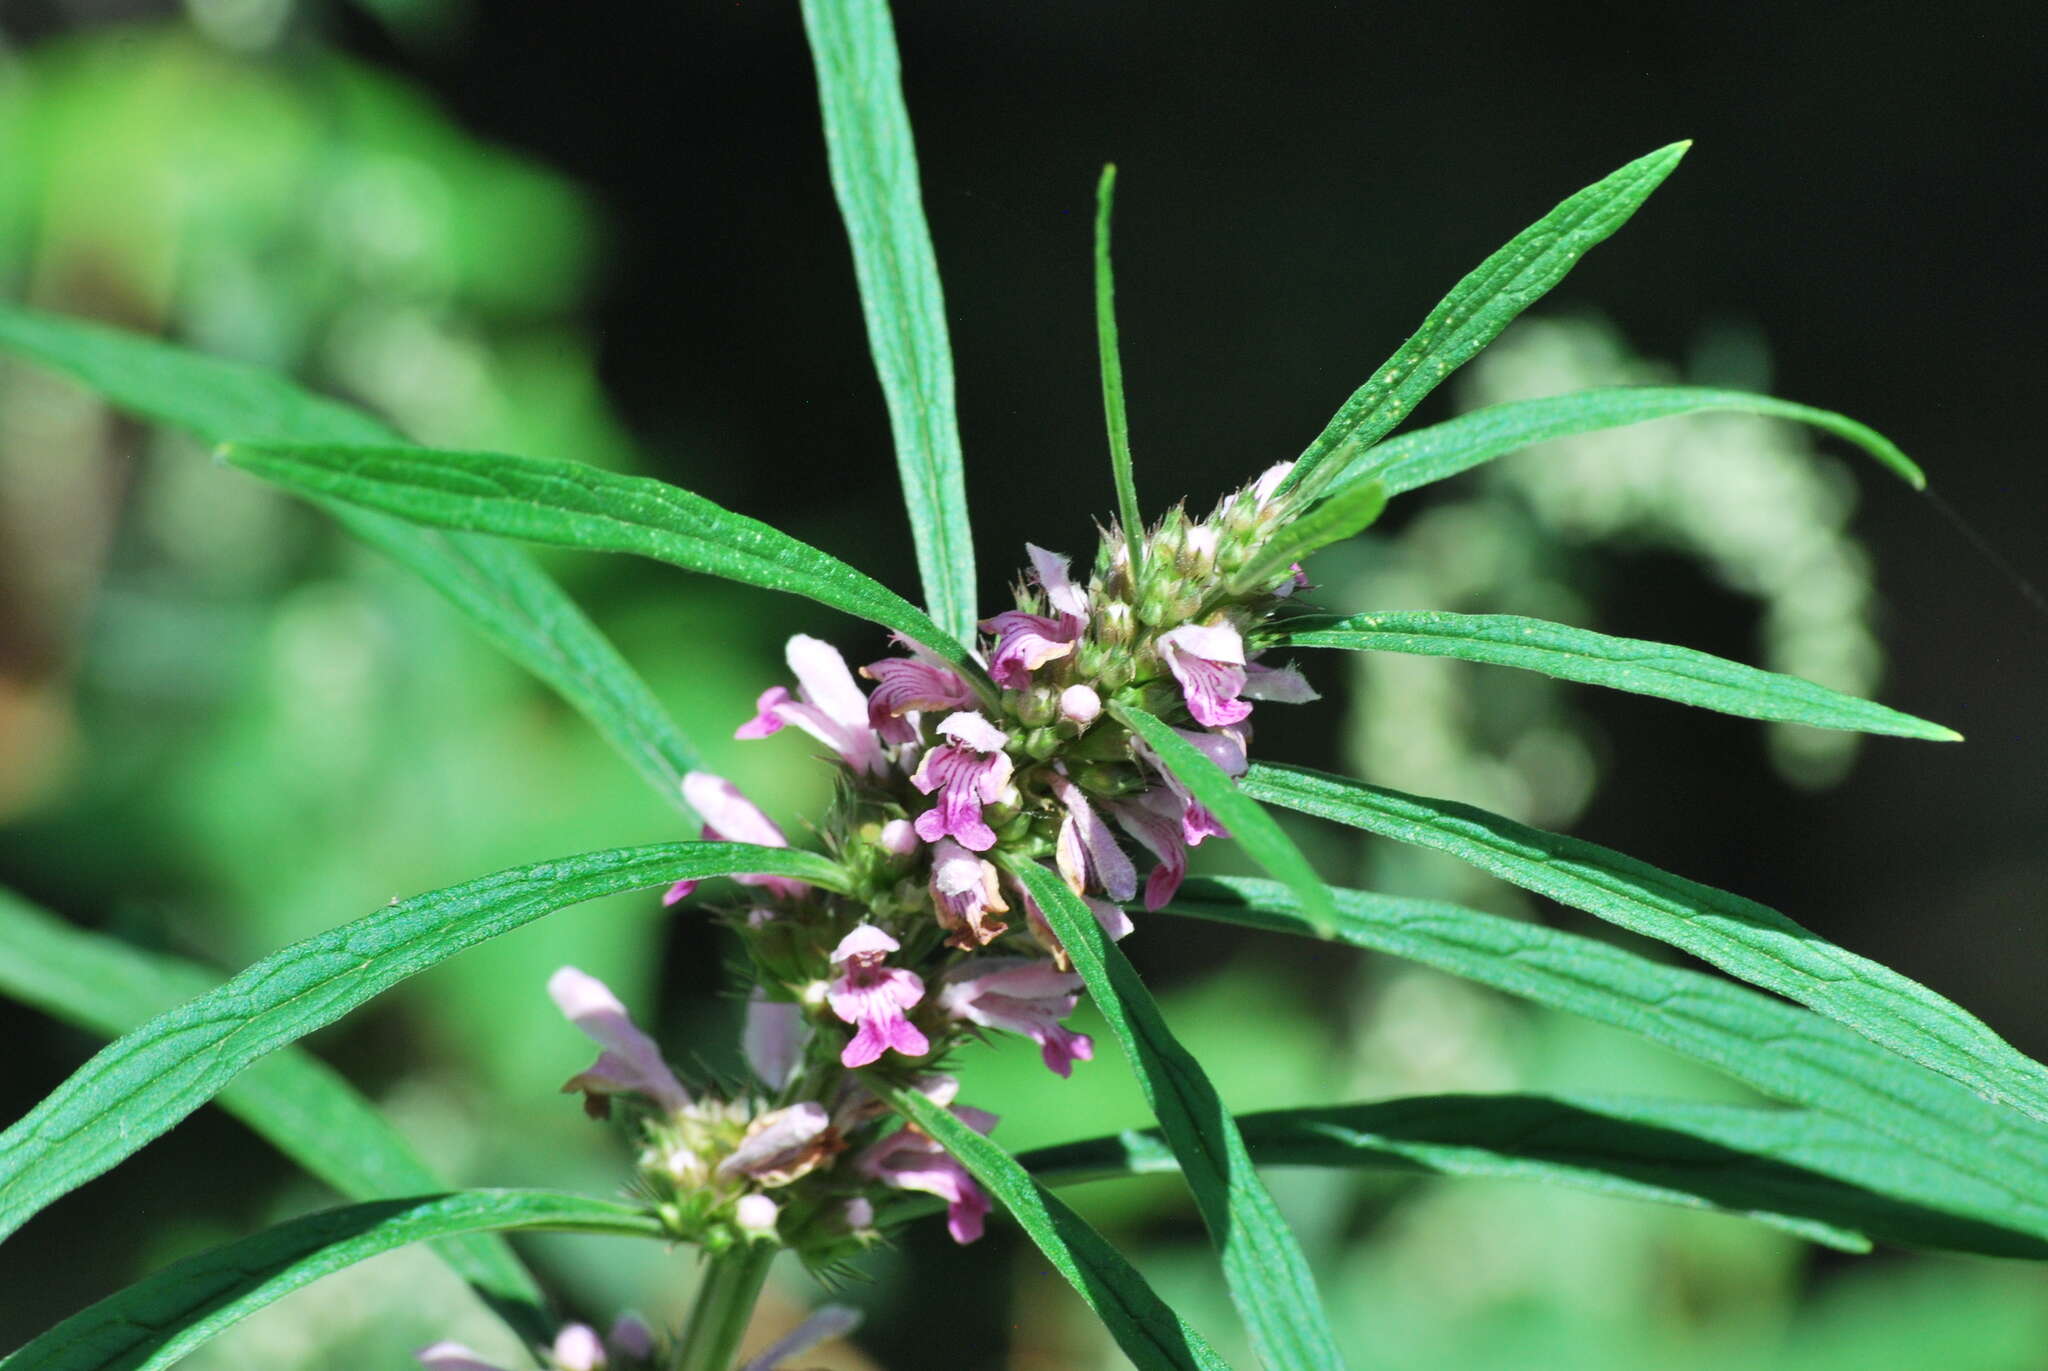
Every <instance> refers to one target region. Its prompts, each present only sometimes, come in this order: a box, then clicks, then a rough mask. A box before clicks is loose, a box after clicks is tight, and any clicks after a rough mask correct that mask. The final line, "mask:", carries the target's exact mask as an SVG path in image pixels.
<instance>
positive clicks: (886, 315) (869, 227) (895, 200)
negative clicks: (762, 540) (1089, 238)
mask: <svg viewBox="0 0 2048 1371" xmlns="http://www.w3.org/2000/svg"><path fill="white" fill-rule="evenodd" d="M803 11H804V28H805V30H806V32H808V33H809V35H810V39H811V57H812V59H813V62H814V64H815V65H816V67H817V71H818V103H819V105H820V106H821V107H822V109H823V112H824V116H825V153H826V160H827V161H828V162H829V163H830V165H831V168H832V189H833V191H834V192H836V194H837V195H838V198H839V213H840V217H841V218H843V219H845V221H846V236H847V237H848V238H849V239H850V240H852V243H853V270H854V275H855V277H856V278H858V279H859V281H860V300H861V312H862V313H863V314H864V315H865V316H866V317H867V325H868V350H869V351H870V352H872V353H873V354H874V357H875V371H876V374H877V375H879V376H880V377H881V379H882V394H883V396H884V397H885V398H886V399H887V400H888V402H889V427H890V429H891V430H892V431H893V432H894V434H895V438H896V470H897V474H898V475H899V476H901V477H902V481H903V499H904V503H905V504H906V505H907V506H908V507H909V510H910V532H911V537H912V539H913V541H914V542H915V544H916V546H917V569H918V573H919V575H920V576H921V577H922V579H923V581H924V599H925V605H926V607H927V608H928V609H930V611H931V615H932V617H933V618H934V619H936V620H938V622H939V624H940V626H941V627H943V628H944V629H945V630H946V632H948V633H950V634H952V635H953V636H954V637H955V638H961V639H971V638H972V637H973V636H974V622H975V619H976V618H977V617H978V616H977V615H976V614H975V611H974V530H973V527H972V526H971V525H970V524H969V523H968V520H967V486H966V479H965V477H964V476H963V475H962V472H961V461H960V424H959V419H958V418H957V416H956V415H955V413H954V408H953V346H952V343H951V342H950V341H949V340H948V339H947V337H946V301H945V298H944V296H943V294H942V293H941V292H940V290H939V264H938V262H937V260H936V259H935V258H934V256H933V254H932V235H931V229H930V228H929V227H927V226H926V224H925V220H924V201H923V198H922V197H921V195H920V194H919V190H918V184H917V145H916V143H915V141H914V140H913V139H912V138H911V135H910V114H909V111H907V110H906V109H905V108H904V105H903V81H902V74H901V70H900V68H899V64H898V62H897V59H896V31H895V28H894V27H893V26H892V25H891V23H890V22H889V6H888V4H887V0H804V6H803Z"/></svg>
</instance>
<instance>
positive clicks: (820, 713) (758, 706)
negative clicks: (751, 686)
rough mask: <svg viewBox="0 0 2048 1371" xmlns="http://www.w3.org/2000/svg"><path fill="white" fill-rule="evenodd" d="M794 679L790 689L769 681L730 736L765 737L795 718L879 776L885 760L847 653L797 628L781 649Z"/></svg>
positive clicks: (852, 763) (854, 764)
mask: <svg viewBox="0 0 2048 1371" xmlns="http://www.w3.org/2000/svg"><path fill="white" fill-rule="evenodd" d="M784 657H785V659H786V660H787V661H788V663H789V670H790V673H791V674H792V675H794V676H795V677H796V680H797V692H796V694H795V695H791V694H790V693H789V691H788V690H787V689H786V688H784V687H782V686H770V687H769V688H768V689H767V690H764V691H762V692H761V698H760V699H758V700H756V701H755V702H754V717H753V718H751V719H749V720H747V721H746V722H745V723H743V724H741V725H740V726H739V728H738V729H737V730H736V731H735V732H734V733H733V736H734V737H735V738H765V737H767V736H768V735H769V734H771V733H780V732H781V731H782V729H783V726H784V725H786V724H795V725H796V726H797V727H798V728H800V729H802V730H803V731H804V732H806V733H808V734H810V735H811V736H812V737H813V738H816V739H817V740H818V741H819V742H821V743H823V744H824V745H825V746H827V747H829V748H831V749H832V750H833V751H834V752H836V753H838V754H839V759H840V760H841V761H843V762H845V763H846V765H847V766H849V767H851V768H852V769H853V770H854V771H856V772H865V773H868V774H871V775H876V776H879V775H881V774H882V772H883V770H884V769H885V767H886V765H887V763H886V762H885V761H884V759H883V757H882V744H881V740H880V739H878V738H877V737H876V736H875V730H874V729H873V728H872V727H871V726H870V725H869V723H868V699H867V696H865V695H863V694H861V689H860V685H859V683H858V682H856V681H855V680H854V679H853V673H852V672H851V671H848V670H847V669H846V659H845V658H844V657H841V656H840V655H839V650H838V649H837V648H835V647H833V646H832V645H831V644H830V643H828V642H825V641H823V640H821V639H818V638H810V637H806V636H805V635H803V634H801V633H799V634H797V635H796V636H795V637H794V638H791V639H790V640H789V646H788V648H787V649H786V650H785V652H784Z"/></svg>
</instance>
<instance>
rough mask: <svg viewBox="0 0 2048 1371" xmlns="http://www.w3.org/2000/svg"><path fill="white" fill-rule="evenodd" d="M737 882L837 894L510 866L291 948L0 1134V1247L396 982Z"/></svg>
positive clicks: (754, 856)
mask: <svg viewBox="0 0 2048 1371" xmlns="http://www.w3.org/2000/svg"><path fill="white" fill-rule="evenodd" d="M738 873H748V874H754V873H759V874H766V875H776V876H791V877H794V878H796V879H797V880H801V881H810V882H813V883H815V884H819V885H825V886H830V887H832V888H834V889H838V888H840V887H841V886H842V885H843V883H844V875H843V873H842V872H841V871H840V869H839V867H837V866H836V865H835V864H833V863H832V862H829V861H827V860H826V859H825V858H823V857H820V856H817V855H816V854H814V853H809V852H799V851H795V850H792V849H789V848H769V847H752V846H749V845H747V844H744V843H658V844H654V845H652V846H648V847H633V848H618V849H614V850H611V851H606V852H590V853H584V854H582V855H580V856H575V857H564V858H561V859H559V860H556V861H550V862H539V863H536V864H534V865H532V866H522V867H513V868H510V869H508V870H505V871H500V872H497V873H495V874H493V875H489V876H484V877H481V878H479V879H477V880H473V881H468V882H465V883H464V884H462V885H457V886H450V887H448V888H447V889H445V890H437V891H434V892H432V893H430V894H426V895H416V896H414V897H413V898H412V899H410V900H404V901H401V902H400V903H398V904H394V905H390V906H388V907H386V908H383V909H380V910H378V911H377V912H376V913H374V914H371V915H368V916H366V917H364V918H361V919H358V920H356V921H355V922H354V923H349V924H343V925H342V926H341V927H339V928H334V929H330V930H328V931H327V932H325V933H321V934H318V935H316V936H314V937H311V938H307V939H304V940H302V941H300V942H296V943H293V944H292V945H291V946H290V947H287V948H285V949H284V950H283V951H281V952H277V953H274V954H272V955H271V956H269V957H266V958H265V959H264V960H262V961H260V962H258V963H256V964H255V965H254V966H252V967H250V968H248V969H247V970H246V971H243V972H242V973H241V974H239V975H237V976H235V977H234V978H233V979H231V980H229V981H228V982H226V983H225V984H224V985H222V986H220V987H219V988H218V989H216V990H212V991H208V992H207V993H206V994H204V995H201V996H199V997H198V998H197V999H194V1000H192V1001H190V1002H188V1003H186V1004H184V1005H181V1006H180V1007H178V1008H177V1009H174V1010H172V1011H170V1012H169V1013H166V1014H160V1015H158V1016H157V1017H155V1018H153V1019H151V1020H150V1021H149V1022H148V1023H146V1024H144V1025H142V1027H140V1028H138V1029H136V1030H135V1031H134V1032H132V1033H128V1034H125V1035H123V1036H122V1037H121V1038H119V1039H117V1040H116V1041H115V1042H113V1043H112V1044H110V1045H109V1046H108V1047H106V1048H105V1049H103V1050H102V1051H101V1052H100V1053H99V1054H98V1055H97V1056H95V1057H93V1059H92V1060H91V1061H89V1062H87V1063H86V1064H85V1065H84V1066H82V1067H80V1068H79V1069H78V1070H77V1071H75V1072H73V1073H72V1075H71V1078H70V1079H69V1080H67V1081H65V1082H64V1084H62V1085H60V1086H58V1087H57V1089H56V1090H55V1091H53V1092H52V1093H51V1094H50V1095H49V1096H48V1097H47V1098H45V1099H44V1100H43V1102H42V1103H40V1104H38V1105H37V1106H36V1107H35V1108H34V1109H33V1110H31V1111H30V1112H29V1113H28V1114H27V1115H25V1116H24V1117H23V1118H21V1119H20V1120H18V1121H17V1122H16V1123H15V1124H14V1125H13V1126H12V1127H10V1128H9V1129H8V1130H7V1131H6V1132H5V1133H0V1237H5V1236H6V1235H7V1234H9V1233H12V1232H13V1231H14V1230H15V1229H17V1228H19V1227H20V1226H21V1225H22V1224H23V1223H25V1222H26V1221H27V1220H28V1219H29V1218H30V1217H31V1216H32V1215H34V1214H35V1213H36V1212H37V1211H38V1210H40V1209H42V1208H43V1207H44V1206H45V1205H47V1204H49V1203H50V1202H51V1201H53V1200H55V1199H57V1198H58V1197H59V1196H61V1195H64V1194H66V1193H68V1192H69V1191H71V1190H74V1189H76V1188H77V1187H78V1186H80V1185H83V1184H84V1183H85V1182H87V1181H89V1180H91V1179H92V1178H93V1177H94V1176H97V1175H99V1174H100V1173H101V1172H103V1171H105V1170H107V1169H108V1168H109V1167H111V1166H113V1165H114V1164H115V1163H117V1162H119V1161H120V1160H121V1159H122V1158H124V1157H126V1156H128V1155H129V1154H130V1153H132V1152H134V1151H135V1150H136V1149H137V1148H139V1147H141V1146H142V1145H143V1144H144V1143H146V1142H149V1141H150V1140H151V1139H153V1138H156V1137H159V1136H161V1135H162V1134H163V1133H165V1132H166V1131H168V1130H169V1129H170V1128H171V1127H172V1125H174V1124H176V1123H177V1122H178V1121H179V1120H180V1119H182V1118H184V1117H185V1116H186V1115H187V1114H190V1113H191V1112H192V1111H193V1110H195V1109H197V1108H199V1106H201V1105H203V1104H205V1103H206V1102H207V1101H208V1100H210V1099H212V1098H213V1097H214V1096H215V1095H216V1094H218V1093H219V1092H220V1091H221V1090H222V1089H223V1088H224V1087H225V1086H226V1085H227V1084H228V1082H230V1081H232V1080H233V1079H234V1078H235V1077H236V1075H238V1074H239V1073H240V1072H241V1071H242V1069H243V1068H244V1067H246V1066H248V1065H249V1064H250V1063H252V1062H254V1061H255V1060H257V1059H258V1058H259V1057H262V1056H264V1055H265V1054H266V1053H269V1052H273V1051H275V1050H276V1049H278V1048H280V1047H283V1046H285V1045H287V1044H289V1043H291V1042H294V1041H296V1040H297V1039H299V1038H302V1037H304V1036H305V1035H306V1034H308V1033H311V1032H312V1031H313V1030H315V1029H317V1028H322V1027H325V1026H326V1025H327V1024H330V1023H333V1022H334V1021H335V1020H336V1019H339V1018H340V1017H341V1016H342V1015H344V1014H346V1013H348V1012H349V1011H350V1010H351V1009H354V1008H355V1007H356V1006H357V1005H360V1004H362V1003H363V1002H364V1001H366V1000H368V999H370V998H371V997H373V996H375V995H377V994H378V993H380V992H381V991H384V990H387V989H389V988H390V987H391V986H393V985H396V984H397V983H398V982H400V981H402V980H404V979H405V978H406V977H408V976H412V975H415V974H417V973H419V972H421V971H424V970H426V969H427V968H428V967H430V966H434V965H436V964H438V963H440V962H442V961H445V960H447V959H448V958H449V957H452V956H454V955H455V954H456V953H458V952H461V951H462V950H464V949H465V948H469V947H473V946H475V945H476V944H477V943H480V942H484V941H487V940H488V939H491V938H494V937H496V936H498V935H499V934H500V933H507V932H510V931H511V930H512V929H515V928H518V927H521V926H522V925H525V924H528V923H531V922H532V921H533V920H535V919H538V918H540V917H541V916H543V915H545V914H550V913H553V912H554V911H555V910H557V909H561V908H564V907H566V906H568V905H572V904H580V903H581V902H583V901H585V900H594V899H596V898H597V897H598V896H600V895H611V894H615V893H617V892H619V891H622V890H635V889H640V888H643V887H647V886H659V885H668V884H671V883H673V882H675V881H679V880H684V879H693V878H705V877H711V876H729V875H734V874H738Z"/></svg>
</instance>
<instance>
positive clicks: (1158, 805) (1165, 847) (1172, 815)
mask: <svg viewBox="0 0 2048 1371" xmlns="http://www.w3.org/2000/svg"><path fill="white" fill-rule="evenodd" d="M1186 809H1187V802H1186V801H1184V800H1183V799H1182V798H1181V797H1180V796H1178V795H1175V794H1174V793H1173V792H1172V791H1171V790H1167V789H1165V788H1163V787H1162V788H1158V789H1153V790H1148V791H1146V792H1145V793H1144V794H1142V795H1134V796H1132V797H1131V798H1129V799H1127V800H1117V801H1115V802H1114V803H1112V804H1111V805H1110V807H1109V810H1110V813H1112V814H1114V815H1115V816H1116V821H1117V822H1118V823H1119V824H1121V825H1123V830H1124V832H1126V833H1128V834H1130V835H1131V836H1132V837H1133V838H1136V839H1137V840H1138V841H1139V842H1140V843H1142V844H1144V845H1145V847H1146V849H1147V850H1149V851H1150V852H1151V853H1152V855H1153V856H1155V857H1157V858H1158V859H1159V865H1157V866H1155V867H1153V868H1152V874H1151V875H1149V876H1147V877H1146V878H1145V908H1146V909H1149V910H1157V909H1163V908H1164V907H1165V906H1166V903H1167V901H1169V900H1171V899H1172V898H1173V896H1174V892H1175V891H1177V890H1179V889H1180V883H1181V882H1182V881H1183V880H1185V879H1187V874H1188V853H1187V838H1186V836H1185V834H1184V833H1183V831H1182V816H1183V814H1184V813H1185V811H1186ZM1207 812H1208V811H1207V810H1204V811H1203V813H1205V814H1206V813H1207Z"/></svg>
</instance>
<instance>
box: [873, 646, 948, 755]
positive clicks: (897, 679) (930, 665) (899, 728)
mask: <svg viewBox="0 0 2048 1371" xmlns="http://www.w3.org/2000/svg"><path fill="white" fill-rule="evenodd" d="M860 674H861V675H863V676H865V677H867V678H868V679H869V680H871V681H873V682H875V690H874V693H873V694H872V695H870V696H868V723H869V725H870V726H871V727H872V728H873V729H874V730H875V732H877V733H879V734H880V735H881V736H882V740H883V741H884V742H889V743H907V742H911V741H913V740H915V739H916V737H917V730H916V728H914V727H912V725H911V723H910V721H909V720H908V719H905V718H904V717H903V716H904V715H906V714H909V713H910V712H912V711H913V710H939V709H964V708H966V707H967V706H968V705H971V704H973V703H974V687H972V686H970V685H968V684H967V682H966V681H964V680H962V679H960V676H959V674H958V673H957V672H954V671H951V670H948V669H947V668H945V667H943V666H939V665H938V664H937V663H934V662H927V661H923V660H921V659H919V658H916V657H885V658H883V659H882V660H881V661H879V662H869V663H868V664H867V665H866V666H864V667H862V668H861V669H860Z"/></svg>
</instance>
